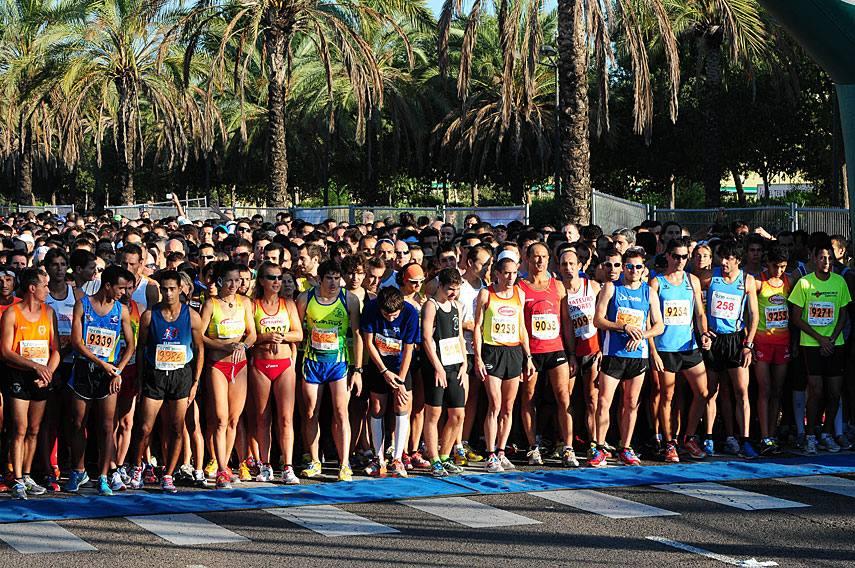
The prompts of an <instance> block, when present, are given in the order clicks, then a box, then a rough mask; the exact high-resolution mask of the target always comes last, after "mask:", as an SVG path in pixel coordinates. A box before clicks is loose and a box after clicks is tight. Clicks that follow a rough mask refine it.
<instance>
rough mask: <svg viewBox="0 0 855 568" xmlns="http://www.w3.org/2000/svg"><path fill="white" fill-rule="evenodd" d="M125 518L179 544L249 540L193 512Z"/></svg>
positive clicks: (191, 544) (190, 544) (192, 544)
mask: <svg viewBox="0 0 855 568" xmlns="http://www.w3.org/2000/svg"><path fill="white" fill-rule="evenodd" d="M125 518H126V519H128V520H129V521H131V522H132V523H134V524H135V525H137V526H140V527H142V528H144V529H145V530H147V531H149V532H152V533H154V534H156V535H157V536H159V537H160V538H162V539H164V540H168V541H169V542H171V543H172V544H177V545H178V546H194V545H198V544H214V543H223V542H248V541H249V539H248V538H246V537H244V536H241V535H239V534H237V533H234V532H232V531H230V530H229V529H227V528H225V527H221V526H220V525H218V524H215V523H212V522H211V521H209V520H207V519H204V518H202V517H200V516H199V515H194V514H193V513H183V514H175V515H147V516H144V517H125Z"/></svg>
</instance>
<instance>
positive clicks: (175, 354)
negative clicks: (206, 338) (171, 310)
mask: <svg viewBox="0 0 855 568" xmlns="http://www.w3.org/2000/svg"><path fill="white" fill-rule="evenodd" d="M190 322H191V319H190V307H189V306H187V305H186V304H182V305H181V311H180V312H178V317H177V318H175V321H166V319H164V317H163V311H162V310H160V309H158V308H155V309H153V310H151V324H150V325H149V327H148V342H147V344H146V346H145V358H146V361H148V363H149V365H152V366H154V368H155V369H157V370H158V371H177V370H178V369H181V368H183V367H184V366H185V365H187V363H189V362H190V361H192V360H193V327H192V324H191V323H190Z"/></svg>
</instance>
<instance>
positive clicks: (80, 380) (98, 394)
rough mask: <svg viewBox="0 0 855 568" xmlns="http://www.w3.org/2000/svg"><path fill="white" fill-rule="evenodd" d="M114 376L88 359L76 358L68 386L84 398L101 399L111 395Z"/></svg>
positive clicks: (79, 396)
mask: <svg viewBox="0 0 855 568" xmlns="http://www.w3.org/2000/svg"><path fill="white" fill-rule="evenodd" d="M112 381H113V377H111V376H110V375H108V374H107V373H106V371H104V369H102V368H101V367H99V366H98V365H96V364H95V363H93V362H92V361H90V360H88V359H81V358H75V359H74V368H73V369H72V371H71V378H70V379H69V380H68V388H69V390H71V392H73V393H74V394H75V395H77V397H78V398H82V399H83V400H101V399H104V398H107V397H108V396H110V383H111V382H112Z"/></svg>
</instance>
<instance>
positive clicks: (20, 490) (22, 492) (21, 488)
mask: <svg viewBox="0 0 855 568" xmlns="http://www.w3.org/2000/svg"><path fill="white" fill-rule="evenodd" d="M71 473H72V474H73V473H74V472H71ZM11 491H12V498H13V499H22V500H24V501H26V500H27V486H26V485H24V484H23V483H21V482H20V481H18V482H16V483H15V485H13V486H12V490H11Z"/></svg>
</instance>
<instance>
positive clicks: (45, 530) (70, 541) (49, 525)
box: [0, 521, 98, 554]
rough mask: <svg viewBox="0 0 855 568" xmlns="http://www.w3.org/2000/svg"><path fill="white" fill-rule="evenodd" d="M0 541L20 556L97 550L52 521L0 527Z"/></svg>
mask: <svg viewBox="0 0 855 568" xmlns="http://www.w3.org/2000/svg"><path fill="white" fill-rule="evenodd" d="M0 539H2V540H3V541H4V542H5V543H6V544H8V545H9V546H11V547H12V548H14V549H15V550H17V551H18V552H20V553H22V554H48V553H56V552H89V551H97V550H98V549H97V548H95V547H94V546H92V545H91V544H89V543H88V542H86V541H85V540H83V539H81V538H79V537H78V536H77V535H75V534H73V533H71V532H70V531H68V530H66V529H64V528H62V527H61V526H59V525H58V524H56V523H55V522H53V521H36V522H32V523H12V524H3V525H0Z"/></svg>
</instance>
